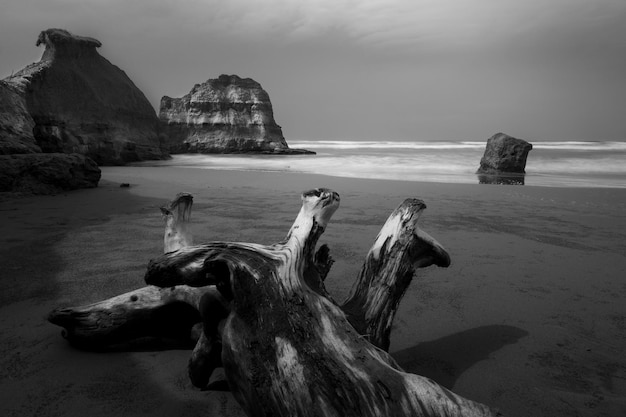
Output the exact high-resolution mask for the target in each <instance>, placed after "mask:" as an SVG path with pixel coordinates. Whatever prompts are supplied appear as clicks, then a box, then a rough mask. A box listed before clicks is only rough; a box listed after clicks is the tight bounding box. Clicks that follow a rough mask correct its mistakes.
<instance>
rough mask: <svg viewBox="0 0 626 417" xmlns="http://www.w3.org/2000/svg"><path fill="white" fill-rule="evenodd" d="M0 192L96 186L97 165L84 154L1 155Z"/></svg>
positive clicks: (33, 191)
mask: <svg viewBox="0 0 626 417" xmlns="http://www.w3.org/2000/svg"><path fill="white" fill-rule="evenodd" d="M0 167H2V169H0V191H17V192H26V193H34V194H54V193H57V192H59V191H66V190H74V189H77V188H93V187H97V186H98V181H99V180H100V168H98V165H96V163H95V162H94V161H93V160H92V159H90V158H89V157H86V156H84V155H80V154H69V155H68V154H62V153H47V154H44V153H29V154H15V155H0Z"/></svg>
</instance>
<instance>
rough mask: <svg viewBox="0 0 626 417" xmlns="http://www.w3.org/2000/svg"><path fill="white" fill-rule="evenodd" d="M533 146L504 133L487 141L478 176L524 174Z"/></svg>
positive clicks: (497, 134)
mask: <svg viewBox="0 0 626 417" xmlns="http://www.w3.org/2000/svg"><path fill="white" fill-rule="evenodd" d="M532 148H533V145H531V144H530V143H528V142H526V141H525V140H523V139H516V138H514V137H512V136H509V135H506V134H504V133H496V134H495V135H493V136H492V137H490V138H489V139H487V147H486V148H485V153H484V155H483V157H482V159H481V160H480V167H479V168H478V171H476V173H477V174H492V175H495V174H503V173H505V174H524V173H525V172H526V171H525V168H526V159H527V157H528V152H530V150H531V149H532Z"/></svg>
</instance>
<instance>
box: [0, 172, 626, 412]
mask: <svg viewBox="0 0 626 417" xmlns="http://www.w3.org/2000/svg"><path fill="white" fill-rule="evenodd" d="M102 173H103V175H102V180H101V183H100V186H99V187H98V188H97V189H90V190H82V191H75V192H70V193H66V194H61V195H56V196H41V197H19V198H17V197H12V196H2V197H0V230H1V232H2V233H1V235H0V260H1V265H2V272H1V274H0V415H2V416H7V417H8V416H20V417H23V416H85V415H89V416H110V415H117V416H143V415H146V416H147V415H150V416H201V415H203V416H228V417H235V416H237V417H239V416H243V415H244V414H243V412H242V411H241V410H240V409H239V406H238V405H237V403H236V402H235V401H234V399H233V398H232V396H231V394H230V393H227V392H211V391H200V390H198V389H196V388H194V387H193V386H192V385H191V382H190V381H189V378H188V377H187V370H186V366H187V360H188V358H189V354H190V351H188V350H165V351H160V350H149V351H146V350H138V351H131V352H110V353H93V352H84V351H80V350H77V349H74V348H72V347H71V346H69V344H68V343H67V342H66V341H65V340H64V339H63V338H62V337H61V329H60V328H59V327H56V326H54V325H52V324H50V323H48V322H47V321H46V316H47V314H48V313H49V312H50V311H51V310H52V309H54V308H56V307H59V306H77V305H84V304H88V303H91V302H95V301H100V300H103V299H106V298H109V297H112V296H115V295H118V294H121V293H123V292H126V291H130V290H132V289H135V288H139V287H142V286H144V285H145V284H144V282H143V274H144V271H145V268H146V265H147V263H148V261H149V260H150V259H151V258H153V257H155V256H157V255H159V254H160V253H161V252H162V251H163V241H162V239H163V224H162V219H161V215H160V212H159V206H161V205H163V204H164V203H166V202H167V201H168V200H170V199H171V198H172V197H174V195H175V194H176V193H178V192H180V191H187V192H190V193H192V194H193V195H194V207H193V213H192V227H193V231H194V236H195V241H196V242H197V243H201V242H205V241H212V240H227V241H250V242H258V243H266V244H269V243H273V242H276V241H278V240H280V239H282V238H283V237H284V235H285V234H286V233H287V231H288V229H289V227H290V225H291V223H292V221H293V220H294V218H295V216H296V214H297V212H298V210H299V207H300V198H299V194H300V192H302V191H305V190H308V189H311V188H315V187H328V188H332V189H333V190H335V191H337V192H339V194H340V195H341V206H340V208H339V210H338V211H337V212H336V213H335V215H334V216H333V219H332V220H331V222H330V224H329V226H328V228H327V230H326V232H325V234H324V235H323V236H322V239H321V243H327V244H328V245H329V246H330V249H331V254H332V256H333V257H334V258H335V260H336V262H335V264H334V266H333V268H332V270H331V272H330V275H329V276H328V279H327V281H326V283H327V287H328V289H329V290H330V292H331V293H332V295H333V296H334V297H335V298H336V299H338V300H341V299H343V298H344V296H345V295H346V294H347V292H348V290H349V288H350V286H351V284H352V282H353V280H354V279H355V277H356V274H357V272H358V270H359V269H360V267H361V262H362V260H363V258H364V256H365V254H366V252H367V250H368V249H369V247H370V246H371V244H372V243H373V241H374V238H375V237H376V234H377V233H378V231H379V230H380V227H381V226H382V224H383V223H384V222H385V220H386V218H387V216H388V215H389V214H390V213H391V211H392V210H393V209H394V208H395V207H396V206H398V205H399V204H400V203H401V202H402V201H403V200H404V199H405V198H409V197H417V198H421V199H423V200H424V201H425V202H426V204H427V206H428V209H427V210H426V211H425V213H424V214H423V216H422V219H421V225H422V226H421V227H422V228H423V229H424V230H425V231H426V232H428V233H429V234H430V235H432V236H433V237H435V238H436V239H437V240H438V241H439V242H440V243H441V244H442V245H443V246H444V247H446V249H447V250H448V252H449V253H450V255H451V258H452V265H451V266H450V267H449V268H445V269H444V268H437V267H430V268H427V269H421V270H419V273H418V274H417V275H416V277H415V278H414V280H413V282H412V284H411V286H410V288H409V290H408V291H407V293H406V295H405V297H404V299H403V301H402V304H401V307H400V310H399V312H398V315H397V316H396V321H395V329H394V331H393V333H392V345H391V349H390V351H391V352H392V354H393V356H394V357H395V358H396V359H397V360H398V362H399V363H400V364H401V365H402V366H403V368H404V369H406V370H407V371H409V372H412V373H417V374H420V375H424V376H428V377H430V378H432V379H434V380H435V381H437V382H438V383H440V384H442V385H444V386H446V387H448V388H450V389H452V390H453V391H454V392H456V393H458V394H460V395H463V396H465V397H467V398H470V399H473V400H476V401H479V402H483V403H485V404H488V405H490V406H492V407H495V408H498V409H499V410H500V411H501V412H502V413H503V414H504V415H506V416H509V417H522V416H552V417H555V416H568V417H572V416H589V417H591V416H594V417H595V416H615V417H617V416H624V415H626V355H624V352H626V302H625V300H626V281H625V278H624V277H625V276H626V189H600V188H596V189H587V188H548V187H529V186H497V185H478V184H475V185H466V184H438V183H418V182H401V181H385V180H359V179H347V178H336V177H327V176H320V175H305V174H288V175H286V174H281V173H271V172H267V173H265V172H264V173H259V172H242V171H212V170H202V169H191V168H173V167H104V168H102ZM120 183H130V188H120V186H119V185H120Z"/></svg>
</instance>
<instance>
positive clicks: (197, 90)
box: [159, 75, 314, 154]
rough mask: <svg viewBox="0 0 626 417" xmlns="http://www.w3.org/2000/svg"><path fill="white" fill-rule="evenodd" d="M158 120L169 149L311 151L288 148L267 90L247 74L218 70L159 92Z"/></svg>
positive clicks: (199, 150)
mask: <svg viewBox="0 0 626 417" xmlns="http://www.w3.org/2000/svg"><path fill="white" fill-rule="evenodd" d="M159 119H160V120H161V122H162V126H163V130H164V132H165V133H166V135H167V137H168V139H167V144H168V149H169V151H170V152H171V153H186V152H190V153H271V154H302V153H314V152H311V151H306V150H303V149H291V148H289V145H287V142H286V141H285V138H284V136H283V133H282V129H281V127H280V126H279V125H278V124H276V122H275V120H274V112H273V110H272V103H271V102H270V98H269V95H268V94H267V92H266V91H265V90H263V88H262V87H261V85H260V84H259V83H258V82H256V81H254V80H252V79H250V78H245V79H242V78H240V77H238V76H236V75H220V76H219V78H217V79H209V80H208V81H206V82H205V83H203V84H196V85H195V86H194V87H193V88H192V89H191V91H190V92H189V94H186V95H185V96H183V97H181V98H171V97H167V96H164V97H163V98H162V99H161V107H160V110H159Z"/></svg>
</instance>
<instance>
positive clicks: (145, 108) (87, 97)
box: [4, 29, 167, 165]
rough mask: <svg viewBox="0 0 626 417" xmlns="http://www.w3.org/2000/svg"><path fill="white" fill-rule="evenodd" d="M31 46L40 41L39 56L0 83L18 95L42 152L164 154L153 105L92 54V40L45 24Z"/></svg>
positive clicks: (101, 159) (106, 158)
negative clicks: (40, 51)
mask: <svg viewBox="0 0 626 417" xmlns="http://www.w3.org/2000/svg"><path fill="white" fill-rule="evenodd" d="M37 45H44V46H45V50H44V53H43V55H42V57H41V60H40V61H39V62H36V63H34V64H30V65H28V66H27V67H26V68H24V69H22V70H20V71H19V72H17V73H15V74H13V75H11V76H9V77H7V78H5V79H4V82H5V84H6V85H8V87H9V88H10V91H11V92H12V93H14V94H17V96H18V97H21V98H22V100H23V103H24V105H25V108H26V111H27V113H28V115H29V116H30V118H31V119H32V123H33V126H32V128H31V129H30V131H32V136H33V139H34V143H35V144H36V146H38V147H39V148H40V149H41V150H42V151H43V152H62V153H80V154H83V155H86V156H88V157H91V158H92V159H93V160H95V161H96V162H97V163H98V164H101V165H102V164H104V165H115V164H123V163H125V162H130V161H138V160H145V159H161V158H163V157H166V156H167V152H164V151H163V150H162V149H161V143H160V137H159V120H158V118H157V116H156V113H155V111H154V109H153V108H152V106H151V105H150V103H149V102H148V100H147V99H146V97H145V96H144V94H143V93H142V92H141V91H140V90H139V89H138V88H137V87H136V86H135V84H133V82H132V81H131V80H130V79H129V78H128V76H127V75H126V74H125V73H124V71H122V70H121V69H119V68H118V67H117V66H115V65H113V64H111V63H110V62H109V61H108V60H107V59H105V58H104V57H102V56H101V55H100V54H98V52H97V51H96V48H98V47H100V46H101V43H100V42H99V41H98V40H96V39H93V38H87V37H81V36H76V35H73V34H71V33H69V32H67V31H65V30H62V29H48V30H45V31H43V32H41V33H40V35H39V37H38V39H37ZM5 113H6V112H5ZM28 130H29V129H27V128H25V129H24V130H23V131H26V132H28ZM7 136H8V135H7ZM13 136H15V135H13ZM22 142H23V141H22ZM26 142H29V141H28V140H26Z"/></svg>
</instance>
